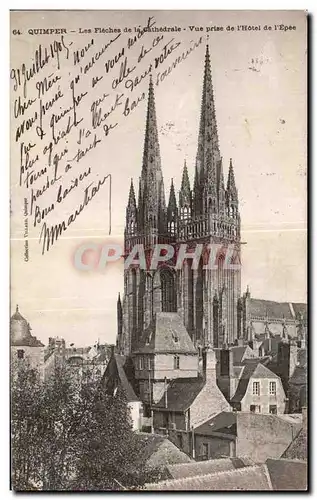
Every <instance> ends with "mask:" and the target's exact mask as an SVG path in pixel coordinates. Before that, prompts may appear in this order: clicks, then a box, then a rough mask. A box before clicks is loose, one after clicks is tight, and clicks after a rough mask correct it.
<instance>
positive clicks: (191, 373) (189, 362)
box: [154, 354, 198, 380]
mask: <svg viewBox="0 0 317 500" xmlns="http://www.w3.org/2000/svg"><path fill="white" fill-rule="evenodd" d="M178 356H179V370H175V369H174V354H156V355H155V358H154V378H155V379H158V380H163V379H164V378H165V377H166V378H167V379H175V378H187V377H197V375H198V355H197V354H188V355H186V354H178Z"/></svg>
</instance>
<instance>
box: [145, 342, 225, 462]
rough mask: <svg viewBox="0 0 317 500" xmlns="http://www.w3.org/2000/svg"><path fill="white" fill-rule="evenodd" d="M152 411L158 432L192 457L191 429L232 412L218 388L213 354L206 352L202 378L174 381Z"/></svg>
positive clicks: (209, 351)
mask: <svg viewBox="0 0 317 500" xmlns="http://www.w3.org/2000/svg"><path fill="white" fill-rule="evenodd" d="M151 408H152V412H153V427H154V429H155V431H156V432H158V433H160V434H165V435H168V436H169V438H170V439H171V440H172V441H173V442H175V443H176V444H177V446H179V448H180V449H182V450H184V451H185V452H186V453H188V454H190V455H192V451H193V450H192V436H191V434H192V429H193V428H195V427H196V426H197V425H199V424H200V423H201V422H204V421H206V419H208V418H211V417H212V416H213V415H216V414H217V413H220V412H221V411H230V409H231V408H230V404H229V403H228V401H227V400H226V399H225V397H224V396H223V394H222V393H221V391H220V389H219V388H218V386H217V382H216V357H215V353H214V351H213V350H212V349H206V350H205V351H204V353H203V376H196V377H192V378H176V379H174V380H172V381H171V382H169V383H168V384H166V388H165V390H164V393H163V395H162V397H161V399H160V400H159V401H158V402H157V403H156V404H154V405H153V406H152V407H151Z"/></svg>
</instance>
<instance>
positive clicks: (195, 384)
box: [153, 377, 205, 412]
mask: <svg viewBox="0 0 317 500" xmlns="http://www.w3.org/2000/svg"><path fill="white" fill-rule="evenodd" d="M204 385H205V381H204V379H203V378H202V377H196V378H179V379H175V380H172V381H171V382H170V384H169V385H168V388H167V408H168V410H172V411H180V412H183V411H186V410H187V409H188V408H189V407H190V406H191V404H192V403H193V401H194V400H195V399H196V397H197V396H198V394H199V393H200V391H201V390H202V388H203V387H204ZM165 401H166V400H165V394H164V395H163V396H162V398H161V399H160V401H159V402H158V403H156V404H155V405H153V408H160V409H164V408H165Z"/></svg>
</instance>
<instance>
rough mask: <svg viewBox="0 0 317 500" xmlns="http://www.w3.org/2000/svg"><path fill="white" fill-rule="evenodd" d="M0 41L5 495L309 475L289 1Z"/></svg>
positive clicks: (299, 104) (300, 146)
mask: <svg viewBox="0 0 317 500" xmlns="http://www.w3.org/2000/svg"><path fill="white" fill-rule="evenodd" d="M10 36H11V41H10V44H11V57H10V86H11V89H10V96H11V97H10V110H11V123H10V137H11V150H10V153H11V180H10V198H11V207H10V210H11V211H10V214H11V321H10V345H11V350H10V352H11V364H10V366H11V377H10V380H11V436H12V437H11V457H12V459H11V487H12V489H13V490H15V491H36V490H42V491H109V490H110V491H111V490H113V491H120V490H149V491H151V490H166V491H174V490H176V491H178V490H185V491H187V490H194V491H201V490H215V491H217V490H218V491H219V490H227V491H229V490H258V491H260V490H271V491H282V490H302V491H305V490H307V488H308V481H307V412H308V400H307V383H308V381H307V373H308V368H307V348H308V342H309V340H308V332H307V286H306V285H307V271H306V255H307V227H306V226H307V221H306V219H307V217H306V215H307V199H306V198H307V129H306V128H307V12H305V11H107V10H104V11H93V10H87V11H75V10H74V11H45V10H43V11H12V12H11V26H10Z"/></svg>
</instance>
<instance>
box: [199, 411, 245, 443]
mask: <svg viewBox="0 0 317 500" xmlns="http://www.w3.org/2000/svg"><path fill="white" fill-rule="evenodd" d="M214 432H221V433H223V434H228V435H231V436H236V435H237V412H233V411H222V412H221V413H219V414H218V415H216V416H215V417H212V418H210V419H209V420H207V421H206V422H204V423H203V424H201V425H199V426H198V427H196V428H195V434H202V435H204V436H208V435H212V434H213V433H214ZM228 437H229V436H228Z"/></svg>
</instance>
